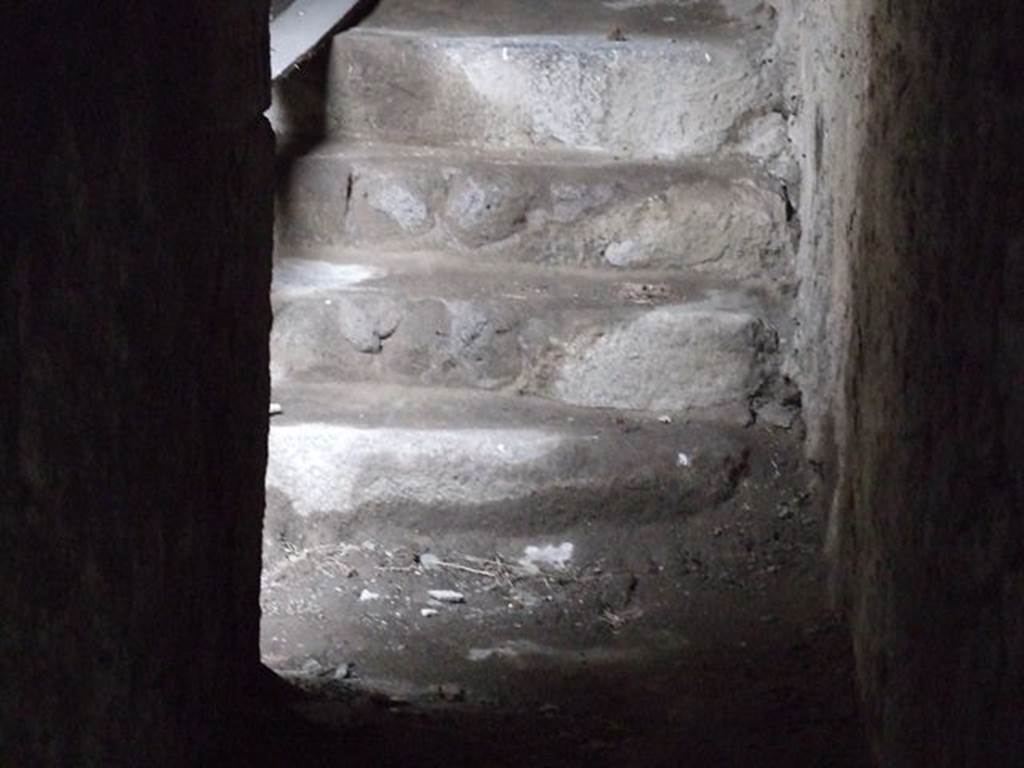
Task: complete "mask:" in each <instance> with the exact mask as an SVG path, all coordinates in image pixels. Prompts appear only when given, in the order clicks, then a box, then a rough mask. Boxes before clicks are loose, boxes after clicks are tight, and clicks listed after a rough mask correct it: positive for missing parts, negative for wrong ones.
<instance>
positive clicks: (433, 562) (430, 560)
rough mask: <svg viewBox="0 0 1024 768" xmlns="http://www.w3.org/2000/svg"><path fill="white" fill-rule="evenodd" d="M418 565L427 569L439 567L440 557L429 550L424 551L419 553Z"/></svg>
mask: <svg viewBox="0 0 1024 768" xmlns="http://www.w3.org/2000/svg"><path fill="white" fill-rule="evenodd" d="M420 565H422V566H423V567H424V568H426V569H427V570H428V571H432V570H434V569H435V568H440V567H441V558H440V557H438V556H437V555H432V554H431V553H430V552H424V553H423V554H422V555H420Z"/></svg>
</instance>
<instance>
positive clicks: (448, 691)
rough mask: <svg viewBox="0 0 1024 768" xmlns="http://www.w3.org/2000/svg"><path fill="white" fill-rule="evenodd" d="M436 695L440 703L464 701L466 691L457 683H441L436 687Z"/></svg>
mask: <svg viewBox="0 0 1024 768" xmlns="http://www.w3.org/2000/svg"><path fill="white" fill-rule="evenodd" d="M437 695H438V696H440V697H441V700H442V701H465V700H466V689H465V688H463V687H462V686H461V685H459V684H458V683H442V684H441V685H439V686H437Z"/></svg>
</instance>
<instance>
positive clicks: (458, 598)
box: [427, 589, 466, 605]
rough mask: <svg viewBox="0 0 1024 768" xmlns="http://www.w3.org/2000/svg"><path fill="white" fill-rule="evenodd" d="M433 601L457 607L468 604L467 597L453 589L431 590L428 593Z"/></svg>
mask: <svg viewBox="0 0 1024 768" xmlns="http://www.w3.org/2000/svg"><path fill="white" fill-rule="evenodd" d="M427 594H428V595H429V596H430V598H431V599H433V600H437V601H438V602H439V603H449V604H452V605H457V604H459V603H464V602H466V596H465V595H464V594H462V593H461V592H456V591H455V590H453V589H431V590H429V591H428V592H427Z"/></svg>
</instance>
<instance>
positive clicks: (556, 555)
mask: <svg viewBox="0 0 1024 768" xmlns="http://www.w3.org/2000/svg"><path fill="white" fill-rule="evenodd" d="M573 549H574V547H573V545H572V543H571V542H568V541H566V542H563V543H562V544H560V545H559V546H557V547H556V546H554V545H552V544H547V545H545V546H543V547H534V546H529V547H527V548H526V549H524V550H523V557H522V558H521V559H520V560H519V565H521V566H523V568H526V569H527V570H528V571H531V572H536V571H538V570H539V566H542V565H547V566H550V567H552V568H559V569H561V568H565V566H566V565H568V563H569V561H570V560H572V553H573Z"/></svg>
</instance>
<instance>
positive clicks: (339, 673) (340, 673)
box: [334, 661, 356, 680]
mask: <svg viewBox="0 0 1024 768" xmlns="http://www.w3.org/2000/svg"><path fill="white" fill-rule="evenodd" d="M355 668H356V665H355V664H353V663H352V662H349V661H346V662H343V663H341V664H339V665H338V666H337V667H335V668H334V679H335V680H351V679H352V678H353V677H355Z"/></svg>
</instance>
